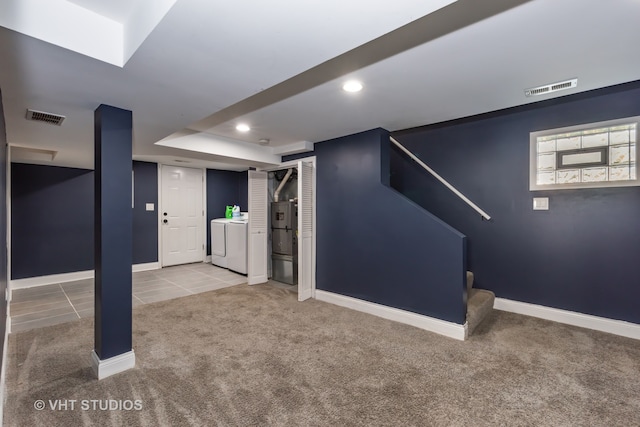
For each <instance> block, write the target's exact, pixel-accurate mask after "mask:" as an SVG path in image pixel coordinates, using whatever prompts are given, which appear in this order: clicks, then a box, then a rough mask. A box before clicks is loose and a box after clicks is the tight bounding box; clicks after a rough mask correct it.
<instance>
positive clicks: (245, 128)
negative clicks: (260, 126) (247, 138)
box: [236, 123, 251, 132]
mask: <svg viewBox="0 0 640 427" xmlns="http://www.w3.org/2000/svg"><path fill="white" fill-rule="evenodd" d="M236 130H238V131H240V132H249V131H250V130H251V128H250V127H249V125H247V124H245V123H240V124H239V125H238V126H236Z"/></svg>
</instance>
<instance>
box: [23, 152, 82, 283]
mask: <svg viewBox="0 0 640 427" xmlns="http://www.w3.org/2000/svg"><path fill="white" fill-rule="evenodd" d="M11 237H12V241H11V255H12V256H11V276H12V278H13V279H22V278H25V277H33V276H43V275H49V274H59V273H69V272H74V271H83V270H91V269H92V268H93V171H90V170H86V169H73V168H61V167H52V166H38V165H26V164H19V163H14V164H12V166H11Z"/></svg>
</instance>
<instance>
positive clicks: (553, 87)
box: [524, 79, 578, 96]
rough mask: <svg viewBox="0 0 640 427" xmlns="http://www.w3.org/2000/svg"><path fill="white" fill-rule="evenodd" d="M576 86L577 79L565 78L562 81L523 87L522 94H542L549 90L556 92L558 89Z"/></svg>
mask: <svg viewBox="0 0 640 427" xmlns="http://www.w3.org/2000/svg"><path fill="white" fill-rule="evenodd" d="M576 86H578V79H571V80H566V81H564V82H558V83H551V84H548V85H544V86H538V87H532V88H530V89H525V91H524V94H525V95H526V96H538V95H544V94H547V93H551V92H557V91H559V90H566V89H571V88H572V87H576Z"/></svg>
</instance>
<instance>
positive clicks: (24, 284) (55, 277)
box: [9, 270, 93, 291]
mask: <svg viewBox="0 0 640 427" xmlns="http://www.w3.org/2000/svg"><path fill="white" fill-rule="evenodd" d="M84 279H93V270H85V271H74V272H73V273H61V274H50V275H48V276H36V277H27V278H25V279H13V280H11V281H10V282H9V287H10V288H11V291H15V290H16V289H25V288H33V287H35V286H45V285H53V284H54V283H65V282H73V281H74V280H84Z"/></svg>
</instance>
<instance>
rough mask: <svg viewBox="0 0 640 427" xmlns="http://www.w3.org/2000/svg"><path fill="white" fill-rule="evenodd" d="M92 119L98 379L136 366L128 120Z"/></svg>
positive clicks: (127, 115)
mask: <svg viewBox="0 0 640 427" xmlns="http://www.w3.org/2000/svg"><path fill="white" fill-rule="evenodd" d="M94 118H95V125H94V126H95V151H94V159H95V181H94V188H95V191H94V209H95V211H94V215H95V220H94V240H95V251H94V253H95V261H94V264H95V349H94V350H93V352H92V353H91V359H92V365H93V369H94V372H95V374H96V376H97V377H98V379H102V378H106V377H108V376H110V375H113V374H116V373H118V372H122V371H125V370H127V369H131V368H133V367H134V366H135V354H134V352H133V349H132V337H131V335H132V326H131V282H132V277H131V264H132V233H133V232H132V223H133V220H132V218H133V214H132V208H131V196H132V191H131V185H132V179H131V174H132V173H131V171H132V160H131V158H132V114H131V111H127V110H122V109H119V108H115V107H111V106H108V105H100V106H99V107H98V108H97V109H96V110H95V113H94Z"/></svg>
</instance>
